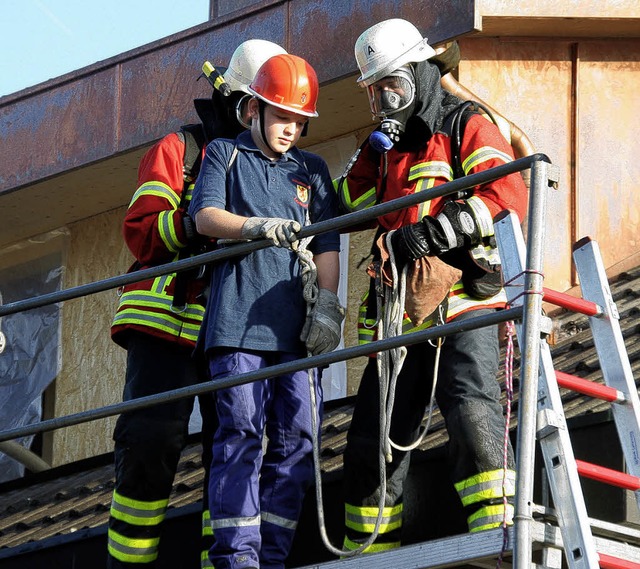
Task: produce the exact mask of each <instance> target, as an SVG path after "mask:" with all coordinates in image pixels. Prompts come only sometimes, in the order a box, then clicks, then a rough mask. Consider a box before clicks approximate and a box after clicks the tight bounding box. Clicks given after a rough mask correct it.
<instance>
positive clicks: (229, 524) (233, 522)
mask: <svg viewBox="0 0 640 569" xmlns="http://www.w3.org/2000/svg"><path fill="white" fill-rule="evenodd" d="M259 525H260V516H250V517H238V518H222V519H220V520H211V527H212V528H213V531H214V532H215V531H216V530H217V529H223V528H241V527H249V526H259Z"/></svg>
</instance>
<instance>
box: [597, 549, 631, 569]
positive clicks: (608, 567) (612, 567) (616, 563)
mask: <svg viewBox="0 0 640 569" xmlns="http://www.w3.org/2000/svg"><path fill="white" fill-rule="evenodd" d="M598 557H599V558H600V567H602V569H640V563H634V562H633V561H628V560H626V559H620V558H619V557H613V556H611V555H606V554H604V553H598Z"/></svg>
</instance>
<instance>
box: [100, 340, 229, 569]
mask: <svg viewBox="0 0 640 569" xmlns="http://www.w3.org/2000/svg"><path fill="white" fill-rule="evenodd" d="M191 353H192V350H191V349H189V348H186V347H181V346H177V345H175V344H172V343H171V342H168V341H166V340H162V339H159V338H155V337H153V336H150V335H146V334H141V333H135V332H134V333H132V334H131V338H130V341H129V343H128V347H127V371H126V382H125V387H124V394H123V400H124V401H129V400H131V399H135V398H137V397H144V396H147V395H154V394H157V393H161V392H164V391H168V390H173V389H177V388H180V387H186V386H190V385H194V384H196V383H199V382H200V381H202V379H203V378H204V376H203V375H202V374H201V373H199V371H198V369H197V367H200V366H196V361H195V360H194V359H193V358H192V355H191ZM193 403H194V398H193V397H189V398H183V399H178V400H175V401H172V402H169V403H163V404H161V405H155V406H153V407H146V408H143V409H140V410H136V411H131V412H128V413H123V414H122V415H120V417H119V418H118V421H117V423H116V427H115V430H114V434H113V438H114V441H115V452H114V455H115V472H116V482H115V488H114V494H113V501H112V505H111V512H110V517H109V530H108V550H109V555H108V562H107V567H109V568H110V569H115V568H118V569H120V568H132V567H137V568H141V567H144V568H145V569H151V568H152V567H155V566H156V563H155V561H156V558H157V557H158V551H159V550H158V546H159V543H160V533H161V528H162V522H163V520H164V516H165V510H166V508H167V504H168V501H169V495H170V494H171V489H172V487H173V480H174V476H175V473H176V469H177V465H178V461H179V459H180V453H181V452H182V450H183V449H184V447H185V444H186V441H187V436H188V427H189V418H190V416H191V412H192V410H193ZM199 404H200V411H201V415H202V442H203V445H202V448H203V452H202V464H203V468H204V472H205V481H204V500H203V516H202V517H203V526H202V528H203V531H202V544H201V546H200V551H201V553H200V555H201V557H202V558H203V559H204V561H203V563H204V564H203V567H207V566H208V567H210V566H211V565H208V563H209V562H208V558H207V556H206V552H207V550H208V549H209V547H210V546H211V543H212V540H213V537H212V531H211V526H210V523H209V511H208V498H207V488H208V476H209V465H210V464H211V439H212V436H213V435H212V433H213V430H214V429H215V423H216V420H215V411H214V406H213V403H212V395H211V394H210V393H209V394H204V395H201V396H199ZM194 539H195V536H194Z"/></svg>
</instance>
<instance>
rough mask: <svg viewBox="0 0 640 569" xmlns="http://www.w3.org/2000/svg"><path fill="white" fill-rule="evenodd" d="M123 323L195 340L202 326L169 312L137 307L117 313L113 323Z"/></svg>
mask: <svg viewBox="0 0 640 569" xmlns="http://www.w3.org/2000/svg"><path fill="white" fill-rule="evenodd" d="M121 324H139V325H141V326H149V327H150V328H155V329H157V330H162V331H163V332H166V333H167V334H171V335H173V336H179V337H183V338H186V339H188V340H192V341H194V342H195V341H196V340H197V339H198V332H199V331H200V326H201V322H199V323H195V324H194V323H191V322H183V321H181V320H178V319H177V318H173V317H172V316H170V315H168V314H160V313H158V312H153V313H149V312H145V311H144V310H138V309H135V308H125V309H124V310H121V311H120V312H118V314H116V315H115V317H114V319H113V325H114V326H116V325H121Z"/></svg>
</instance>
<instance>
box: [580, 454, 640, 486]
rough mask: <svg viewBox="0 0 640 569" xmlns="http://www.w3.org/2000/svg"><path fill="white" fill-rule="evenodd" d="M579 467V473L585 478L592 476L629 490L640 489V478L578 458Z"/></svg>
mask: <svg viewBox="0 0 640 569" xmlns="http://www.w3.org/2000/svg"><path fill="white" fill-rule="evenodd" d="M576 465H577V467H578V474H580V475H581V476H584V477H585V478H591V479H592V480H597V481H598V482H604V483H605V484H611V485H612V486H618V487H620V488H625V489H627V490H634V491H635V490H640V478H638V477H637V476H632V475H631V474H626V473H624V472H619V471H617V470H612V469H611V468H605V467H604V466H598V465H597V464H592V463H590V462H585V461H584V460H576Z"/></svg>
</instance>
